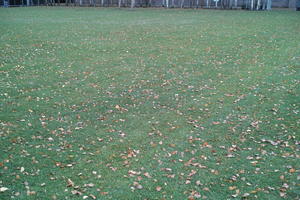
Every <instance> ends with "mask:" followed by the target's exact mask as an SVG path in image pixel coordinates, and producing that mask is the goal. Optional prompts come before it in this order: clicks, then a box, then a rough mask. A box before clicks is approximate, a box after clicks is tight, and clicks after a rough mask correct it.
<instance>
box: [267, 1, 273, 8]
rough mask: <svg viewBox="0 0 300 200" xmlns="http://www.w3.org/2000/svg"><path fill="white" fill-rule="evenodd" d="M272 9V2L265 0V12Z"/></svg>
mask: <svg viewBox="0 0 300 200" xmlns="http://www.w3.org/2000/svg"><path fill="white" fill-rule="evenodd" d="M271 8H272V0H267V10H271Z"/></svg>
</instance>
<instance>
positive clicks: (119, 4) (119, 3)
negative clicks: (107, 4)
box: [118, 0, 122, 8]
mask: <svg viewBox="0 0 300 200" xmlns="http://www.w3.org/2000/svg"><path fill="white" fill-rule="evenodd" d="M121 2H122V0H119V1H118V7H119V8H121Z"/></svg>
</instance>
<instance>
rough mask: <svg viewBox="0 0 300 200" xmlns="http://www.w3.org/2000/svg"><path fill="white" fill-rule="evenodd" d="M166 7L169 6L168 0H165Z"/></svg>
mask: <svg viewBox="0 0 300 200" xmlns="http://www.w3.org/2000/svg"><path fill="white" fill-rule="evenodd" d="M166 7H167V8H169V0H166Z"/></svg>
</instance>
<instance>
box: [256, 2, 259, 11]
mask: <svg viewBox="0 0 300 200" xmlns="http://www.w3.org/2000/svg"><path fill="white" fill-rule="evenodd" d="M256 10H260V0H257V5H256Z"/></svg>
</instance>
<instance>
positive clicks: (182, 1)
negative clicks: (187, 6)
mask: <svg viewBox="0 0 300 200" xmlns="http://www.w3.org/2000/svg"><path fill="white" fill-rule="evenodd" d="M183 5H184V0H181V4H180V8H183Z"/></svg>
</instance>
